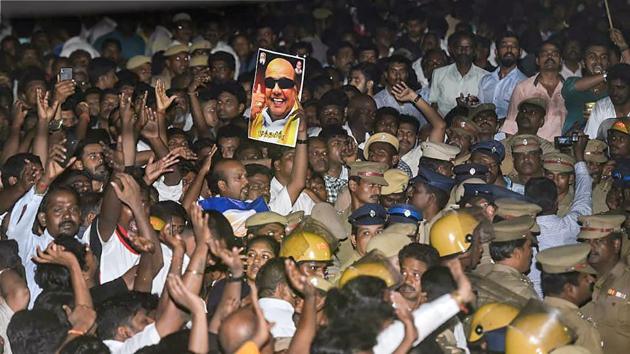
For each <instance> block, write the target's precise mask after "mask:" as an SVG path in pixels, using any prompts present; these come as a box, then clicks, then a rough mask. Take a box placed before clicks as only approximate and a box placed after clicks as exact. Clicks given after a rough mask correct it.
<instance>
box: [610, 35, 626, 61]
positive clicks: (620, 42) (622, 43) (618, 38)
mask: <svg viewBox="0 0 630 354" xmlns="http://www.w3.org/2000/svg"><path fill="white" fill-rule="evenodd" d="M610 40H612V42H613V43H615V45H616V46H617V47H618V48H619V51H620V52H621V62H622V63H626V64H630V48H629V47H628V43H627V42H626V39H625V38H623V33H622V32H621V31H620V30H618V29H616V28H613V29H611V30H610Z"/></svg>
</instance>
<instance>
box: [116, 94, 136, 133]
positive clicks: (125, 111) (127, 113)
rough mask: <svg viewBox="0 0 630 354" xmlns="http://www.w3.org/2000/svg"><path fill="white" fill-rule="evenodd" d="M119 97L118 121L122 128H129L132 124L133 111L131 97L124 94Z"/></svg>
mask: <svg viewBox="0 0 630 354" xmlns="http://www.w3.org/2000/svg"><path fill="white" fill-rule="evenodd" d="M118 96H119V102H120V103H119V106H118V107H119V110H120V119H121V122H122V126H123V127H130V126H131V125H132V124H133V111H132V110H131V97H130V96H128V95H127V94H126V93H125V92H122V93H121V94H120V95H118Z"/></svg>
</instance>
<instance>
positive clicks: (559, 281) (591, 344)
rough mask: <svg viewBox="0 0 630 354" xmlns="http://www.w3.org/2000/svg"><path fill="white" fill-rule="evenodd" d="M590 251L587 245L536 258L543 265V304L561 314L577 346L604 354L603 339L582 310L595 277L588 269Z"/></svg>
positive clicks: (545, 252)
mask: <svg viewBox="0 0 630 354" xmlns="http://www.w3.org/2000/svg"><path fill="white" fill-rule="evenodd" d="M590 250H591V249H590V247H589V246H588V245H586V244H575V245H566V246H559V247H552V248H548V249H546V250H543V251H541V252H540V253H538V254H537V255H536V260H537V261H538V262H539V263H540V264H541V265H542V273H541V284H542V290H543V293H544V294H545V298H544V303H545V304H547V305H549V306H551V307H554V308H556V309H558V310H560V320H561V321H562V322H563V323H564V324H565V325H566V326H567V327H569V328H570V329H571V330H573V332H574V333H575V335H576V337H577V338H576V340H575V344H578V345H581V346H583V347H585V348H587V349H589V350H590V352H591V353H592V354H599V353H603V351H602V337H601V335H600V333H599V331H598V330H597V327H596V326H595V322H594V321H593V320H591V319H588V318H587V317H586V316H585V315H584V314H583V313H582V312H581V311H580V308H579V306H581V305H584V303H586V302H587V301H588V300H589V299H590V298H591V285H592V283H593V275H594V274H597V272H596V271H595V270H594V269H593V268H592V267H591V266H589V265H588V263H587V258H588V254H589V252H590Z"/></svg>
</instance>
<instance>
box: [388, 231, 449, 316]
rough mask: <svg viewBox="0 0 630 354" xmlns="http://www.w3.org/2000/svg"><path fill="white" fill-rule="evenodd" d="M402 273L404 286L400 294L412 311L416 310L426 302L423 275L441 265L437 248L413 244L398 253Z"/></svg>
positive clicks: (400, 289)
mask: <svg viewBox="0 0 630 354" xmlns="http://www.w3.org/2000/svg"><path fill="white" fill-rule="evenodd" d="M398 261H399V262H400V273H401V274H402V276H403V284H402V285H401V286H400V288H398V292H399V293H400V294H401V295H402V296H403V298H405V300H407V304H408V305H409V308H410V309H411V310H415V309H417V308H418V307H420V305H422V304H423V303H424V302H426V294H425V293H423V292H422V284H421V283H420V279H421V278H422V274H424V272H426V271H427V270H429V269H430V268H433V267H435V266H437V265H439V264H440V256H439V255H438V253H437V251H436V250H435V248H433V247H431V246H429V245H424V244H420V243H412V244H409V245H407V246H405V247H403V248H402V249H401V250H400V252H398Z"/></svg>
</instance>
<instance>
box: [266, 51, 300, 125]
mask: <svg viewBox="0 0 630 354" xmlns="http://www.w3.org/2000/svg"><path fill="white" fill-rule="evenodd" d="M296 98H297V85H296V83H295V70H294V69H293V65H291V63H290V62H289V61H288V60H286V59H283V58H275V59H273V60H272V61H270V62H269V64H268V65H267V68H266V69H265V99H266V103H267V105H266V106H267V108H268V110H269V115H270V116H271V119H272V120H278V119H283V118H285V117H286V116H287V114H289V112H290V111H291V109H293V106H294V105H295V101H296Z"/></svg>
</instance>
